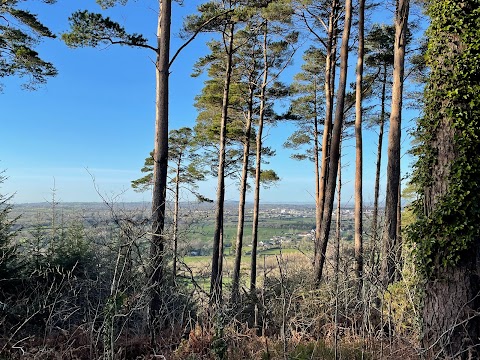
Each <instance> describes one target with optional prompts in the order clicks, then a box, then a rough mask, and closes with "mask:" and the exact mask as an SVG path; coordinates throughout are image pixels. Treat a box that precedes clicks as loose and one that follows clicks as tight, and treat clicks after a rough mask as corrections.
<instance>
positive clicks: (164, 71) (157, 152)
mask: <svg viewBox="0 0 480 360" xmlns="http://www.w3.org/2000/svg"><path fill="white" fill-rule="evenodd" d="M171 5H172V4H171V0H161V1H160V13H159V18H158V29H157V41H158V56H157V61H156V87H157V95H156V120H155V148H154V164H153V195H152V241H151V245H150V273H149V279H148V286H149V288H150V289H151V290H150V291H151V297H150V309H149V326H150V336H151V342H152V346H153V345H154V342H155V334H156V331H157V330H158V328H159V327H160V328H161V327H164V326H165V324H162V323H161V321H162V320H161V319H160V315H161V314H160V308H161V298H160V293H159V287H160V285H161V284H162V282H163V270H164V269H163V267H164V265H163V255H164V254H163V252H164V238H163V237H164V234H163V231H164V225H165V200H166V192H167V171H168V169H167V168H168V76H169V71H168V70H169V69H168V68H169V61H170V22H171V15H172V7H171Z"/></svg>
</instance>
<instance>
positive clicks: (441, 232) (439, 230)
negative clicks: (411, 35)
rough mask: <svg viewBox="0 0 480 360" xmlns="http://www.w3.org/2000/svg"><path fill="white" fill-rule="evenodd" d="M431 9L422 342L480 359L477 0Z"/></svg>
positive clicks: (421, 238)
mask: <svg viewBox="0 0 480 360" xmlns="http://www.w3.org/2000/svg"><path fill="white" fill-rule="evenodd" d="M427 8H428V9H427V13H428V14H429V15H431V19H432V22H431V25H430V29H429V44H428V48H429V50H428V52H427V65H429V67H430V70H431V72H430V74H429V81H428V85H427V87H426V91H425V115H424V118H422V119H420V120H419V132H418V133H419V134H420V137H419V140H420V141H421V142H420V146H419V147H418V149H417V151H419V153H420V154H421V155H422V156H421V157H420V159H421V161H419V163H418V164H417V168H416V174H415V175H416V177H415V179H416V180H417V182H418V183H417V185H419V187H420V186H421V188H420V195H421V197H420V199H421V200H422V202H421V205H423V206H420V205H419V206H418V207H417V209H416V215H417V217H418V220H417V221H420V223H419V224H414V225H413V226H414V229H416V230H417V231H416V232H415V233H414V235H413V237H414V238H415V240H416V241H417V244H416V245H417V246H418V247H419V248H420V249H425V248H426V249H427V251H425V250H423V251H422V252H420V254H421V255H422V258H421V260H423V263H427V264H428V265H429V268H428V270H429V274H428V277H427V278H426V284H425V298H424V308H423V339H422V345H423V347H424V349H425V352H426V353H425V354H426V358H428V359H436V358H437V359H462V360H463V359H465V360H466V359H480V231H479V223H480V211H479V209H480V185H479V179H480V167H479V161H478V154H480V141H479V139H480V126H479V124H480V111H479V109H480V98H479V96H478V95H479V89H480V76H479V69H480V49H479V46H478V39H479V35H480V19H479V17H478V14H479V12H480V3H479V2H478V1H476V0H465V1H458V2H455V1H439V2H430V3H429V4H428V6H427ZM415 225H416V226H415ZM428 250H429V251H428Z"/></svg>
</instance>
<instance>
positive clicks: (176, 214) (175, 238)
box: [172, 156, 182, 283]
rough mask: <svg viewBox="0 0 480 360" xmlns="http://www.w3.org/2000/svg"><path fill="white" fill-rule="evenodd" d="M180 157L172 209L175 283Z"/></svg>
mask: <svg viewBox="0 0 480 360" xmlns="http://www.w3.org/2000/svg"><path fill="white" fill-rule="evenodd" d="M181 161H182V158H181V156H180V157H179V159H178V162H177V171H176V181H175V204H174V209H173V266H172V279H173V282H174V283H175V280H176V278H177V256H178V215H179V211H180V164H181Z"/></svg>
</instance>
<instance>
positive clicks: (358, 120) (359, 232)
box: [355, 0, 365, 293]
mask: <svg viewBox="0 0 480 360" xmlns="http://www.w3.org/2000/svg"><path fill="white" fill-rule="evenodd" d="M364 15H365V0H360V1H359V9H358V60H357V83H356V92H355V143H356V161H355V276H356V281H357V286H358V290H360V289H361V288H362V281H363V280H362V278H363V221H362V216H363V195H362V186H363V185H362V176H363V153H362V148H363V146H362V115H363V114H362V111H363V109H362V100H363V99H362V97H363V86H362V82H363V56H364ZM359 293H361V291H359Z"/></svg>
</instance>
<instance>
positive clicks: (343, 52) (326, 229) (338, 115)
mask: <svg viewBox="0 0 480 360" xmlns="http://www.w3.org/2000/svg"><path fill="white" fill-rule="evenodd" d="M351 23H352V0H347V1H346V3H345V22H344V29H343V35H342V46H341V49H340V80H339V84H338V91H337V104H336V105H337V106H336V109H335V122H334V125H333V129H332V141H331V144H330V154H329V155H330V156H329V163H328V180H327V184H326V187H325V201H324V208H323V216H322V228H321V232H320V248H319V251H318V253H317V254H316V255H317V256H316V259H315V274H314V276H315V281H316V283H317V285H319V284H320V281H321V279H322V273H323V266H324V263H325V256H326V251H327V244H328V238H329V236H330V225H331V220H332V212H333V201H334V198H335V187H336V181H337V172H338V161H339V159H340V141H341V136H342V128H343V121H344V106H345V90H346V85H347V70H348V42H349V40H350V27H351Z"/></svg>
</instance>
